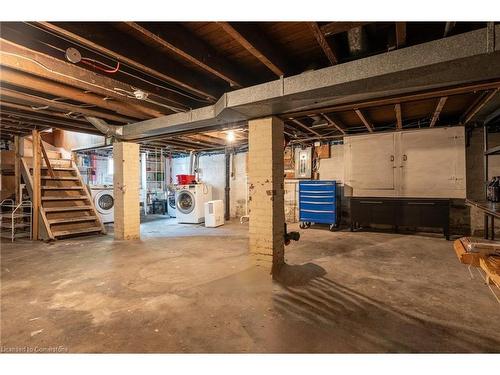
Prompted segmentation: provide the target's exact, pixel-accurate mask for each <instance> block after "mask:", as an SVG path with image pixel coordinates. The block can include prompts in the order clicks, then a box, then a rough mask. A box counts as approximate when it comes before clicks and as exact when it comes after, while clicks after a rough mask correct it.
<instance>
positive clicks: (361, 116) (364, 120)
mask: <svg viewBox="0 0 500 375" xmlns="http://www.w3.org/2000/svg"><path fill="white" fill-rule="evenodd" d="M354 112H356V114H357V115H358V117H359V119H360V120H361V122H363V125H365V127H366V128H367V129H368V131H369V132H370V133H373V125H372V124H370V122H369V121H368V120H367V119H366V117H365V115H364V114H363V112H361V111H360V110H359V109H355V110H354Z"/></svg>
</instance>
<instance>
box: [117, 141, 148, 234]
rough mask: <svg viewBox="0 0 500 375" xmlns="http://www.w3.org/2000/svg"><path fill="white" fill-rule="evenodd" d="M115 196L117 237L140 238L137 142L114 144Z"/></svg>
mask: <svg viewBox="0 0 500 375" xmlns="http://www.w3.org/2000/svg"><path fill="white" fill-rule="evenodd" d="M113 160H114V176H113V193H114V198H115V224H114V230H115V239H117V240H133V239H139V238H140V213H139V188H140V184H141V181H140V163H139V160H140V156H139V145H138V144H136V143H128V142H116V143H114V144H113Z"/></svg>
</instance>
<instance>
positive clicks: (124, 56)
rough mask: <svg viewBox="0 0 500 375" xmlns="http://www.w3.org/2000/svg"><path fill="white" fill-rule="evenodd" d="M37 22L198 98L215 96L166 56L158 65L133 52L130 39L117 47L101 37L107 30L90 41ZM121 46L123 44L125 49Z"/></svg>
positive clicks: (49, 24)
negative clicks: (126, 43)
mask: <svg viewBox="0 0 500 375" xmlns="http://www.w3.org/2000/svg"><path fill="white" fill-rule="evenodd" d="M38 24H39V25H41V26H43V27H44V28H46V29H47V30H50V31H52V32H55V33H57V34H59V35H61V36H64V37H66V38H68V39H70V40H73V41H75V42H77V43H79V44H81V45H83V46H86V47H88V48H90V49H92V50H95V51H98V52H100V53H102V54H104V55H107V56H109V57H110V58H112V59H115V60H117V61H120V62H122V63H123V64H126V65H129V66H131V67H133V68H135V69H137V70H139V71H143V72H146V73H148V74H149V75H151V76H153V77H157V78H158V79H161V80H163V81H165V82H169V83H170V84H172V85H174V86H176V87H178V88H181V89H184V90H186V91H187V92H190V93H192V94H194V95H198V96H199V97H200V98H204V99H207V100H211V101H215V100H216V99H217V98H218V92H217V90H213V88H211V87H210V86H209V85H207V86H204V85H202V82H203V79H202V78H201V77H198V75H197V74H195V73H194V72H192V71H189V70H188V69H186V68H185V67H184V66H182V65H181V64H179V63H177V62H175V61H173V60H169V59H164V60H162V61H161V64H158V63H157V62H156V60H153V59H151V56H150V55H149V56H148V55H145V54H139V52H140V51H139V52H138V51H135V52H134V51H132V49H131V48H128V47H130V44H132V42H131V41H129V43H128V44H129V46H120V44H119V43H116V41H112V40H110V41H107V40H104V37H105V36H106V34H108V33H105V32H102V33H100V32H97V33H94V34H93V36H94V39H97V38H98V37H99V38H100V39H99V42H96V41H95V40H92V41H91V40H89V39H87V38H86V37H84V36H82V35H81V34H83V32H82V33H78V34H77V33H75V32H72V31H70V30H68V29H67V28H65V27H61V26H59V25H56V24H54V23H50V22H38ZM95 25H98V23H95ZM71 26H72V27H74V28H76V27H79V28H80V29H84V28H85V26H86V24H85V23H83V22H81V23H73V24H71ZM124 47H127V50H126V52H125V50H124ZM142 50H144V48H142ZM174 74H175V75H174ZM175 97H176V100H178V99H179V98H178V96H177V95H175Z"/></svg>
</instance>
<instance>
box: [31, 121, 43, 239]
mask: <svg viewBox="0 0 500 375" xmlns="http://www.w3.org/2000/svg"><path fill="white" fill-rule="evenodd" d="M32 138H33V197H32V200H33V202H32V204H33V217H32V223H33V228H32V234H33V239H34V240H38V239H39V234H40V231H39V225H40V221H39V218H40V206H41V204H40V202H41V200H40V197H41V189H40V186H41V181H40V177H41V170H40V166H41V164H42V163H41V160H40V142H41V138H40V132H39V131H38V130H33V132H32Z"/></svg>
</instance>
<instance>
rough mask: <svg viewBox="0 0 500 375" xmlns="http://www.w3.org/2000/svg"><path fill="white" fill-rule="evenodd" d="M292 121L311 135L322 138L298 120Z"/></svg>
mask: <svg viewBox="0 0 500 375" xmlns="http://www.w3.org/2000/svg"><path fill="white" fill-rule="evenodd" d="M290 121H292V122H293V123H294V124H296V125H298V126H299V127H300V128H302V129H304V130H305V131H307V132H309V133H312V134H314V135H317V136H321V134H320V133H318V132H317V131H315V130H314V129H311V128H310V127H309V126H307V125H305V124H304V123H302V122H301V121H299V120H297V119H294V118H291V119H290Z"/></svg>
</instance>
